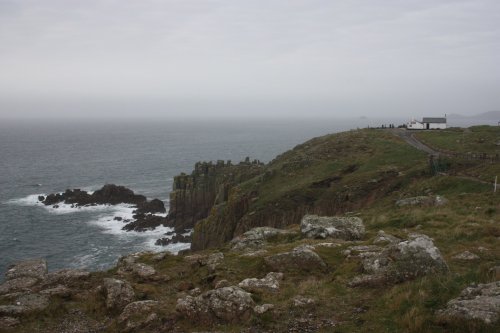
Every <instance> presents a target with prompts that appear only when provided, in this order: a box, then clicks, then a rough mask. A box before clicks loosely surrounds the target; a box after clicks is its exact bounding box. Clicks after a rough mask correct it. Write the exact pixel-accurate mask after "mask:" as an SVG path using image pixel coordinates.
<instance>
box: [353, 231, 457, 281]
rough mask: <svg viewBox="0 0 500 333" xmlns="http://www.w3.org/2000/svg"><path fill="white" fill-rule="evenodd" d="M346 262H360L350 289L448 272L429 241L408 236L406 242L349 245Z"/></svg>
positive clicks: (416, 235)
mask: <svg viewBox="0 0 500 333" xmlns="http://www.w3.org/2000/svg"><path fill="white" fill-rule="evenodd" d="M344 255H346V256H347V258H348V259H352V258H358V259H361V268H362V271H363V275H360V276H357V277H355V278H354V279H352V280H351V281H350V282H349V283H348V284H349V286H351V287H357V286H377V285H381V284H392V283H399V282H402V281H407V280H411V279H414V278H417V277H420V276H424V275H427V274H439V273H445V272H447V271H448V266H447V264H446V262H445V260H444V259H443V257H442V255H441V253H440V252H439V249H438V248H437V247H436V246H435V245H434V242H433V241H432V239H431V238H429V237H428V236H426V235H422V234H410V235H409V236H408V240H402V241H399V242H392V243H389V244H388V245H387V246H386V247H385V248H382V247H380V246H376V245H361V246H352V247H350V248H348V249H347V250H345V251H344Z"/></svg>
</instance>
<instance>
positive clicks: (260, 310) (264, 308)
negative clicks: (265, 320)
mask: <svg viewBox="0 0 500 333" xmlns="http://www.w3.org/2000/svg"><path fill="white" fill-rule="evenodd" d="M272 309H274V304H262V305H256V306H255V307H254V308H253V311H254V312H255V313H256V314H264V313H266V312H269V311H270V310H272Z"/></svg>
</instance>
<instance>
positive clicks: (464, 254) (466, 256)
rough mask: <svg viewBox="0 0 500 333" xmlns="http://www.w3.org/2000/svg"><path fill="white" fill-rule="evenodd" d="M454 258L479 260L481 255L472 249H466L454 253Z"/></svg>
mask: <svg viewBox="0 0 500 333" xmlns="http://www.w3.org/2000/svg"><path fill="white" fill-rule="evenodd" d="M452 259H455V260H462V261H474V260H479V259H481V258H479V256H478V255H477V254H475V253H472V252H470V251H464V252H460V253H458V254H456V255H454V256H453V257H452Z"/></svg>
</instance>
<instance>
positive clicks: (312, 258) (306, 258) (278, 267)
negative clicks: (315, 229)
mask: <svg viewBox="0 0 500 333" xmlns="http://www.w3.org/2000/svg"><path fill="white" fill-rule="evenodd" d="M264 261H265V262H266V264H267V265H268V266H270V267H271V268H272V269H273V270H275V271H278V272H282V271H286V270H305V271H313V270H321V269H325V268H326V264H325V262H324V261H323V260H322V259H321V258H320V256H319V255H318V254H316V252H314V251H312V250H310V249H308V248H307V247H303V246H299V247H296V248H295V249H293V250H292V251H290V252H284V253H279V254H275V255H272V256H269V257H266V258H264Z"/></svg>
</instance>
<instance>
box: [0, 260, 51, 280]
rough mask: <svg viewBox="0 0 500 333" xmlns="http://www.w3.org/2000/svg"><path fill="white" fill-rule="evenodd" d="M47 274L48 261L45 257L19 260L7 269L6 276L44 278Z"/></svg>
mask: <svg viewBox="0 0 500 333" xmlns="http://www.w3.org/2000/svg"><path fill="white" fill-rule="evenodd" d="M46 275H47V261H45V259H33V260H25V261H21V262H18V263H16V264H14V265H12V266H11V267H9V269H8V270H7V272H6V273H5V278H6V279H7V280H12V279H17V278H20V277H31V278H36V279H39V280H42V279H44V278H45V276H46Z"/></svg>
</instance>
